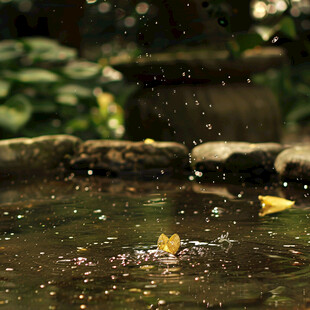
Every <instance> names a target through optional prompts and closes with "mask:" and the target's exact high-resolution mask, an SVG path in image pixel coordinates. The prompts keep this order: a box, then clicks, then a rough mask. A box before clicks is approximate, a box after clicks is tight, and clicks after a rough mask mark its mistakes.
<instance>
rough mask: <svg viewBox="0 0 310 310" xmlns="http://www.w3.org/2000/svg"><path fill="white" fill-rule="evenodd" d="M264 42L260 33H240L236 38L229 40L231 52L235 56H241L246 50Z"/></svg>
mask: <svg viewBox="0 0 310 310" xmlns="http://www.w3.org/2000/svg"><path fill="white" fill-rule="evenodd" d="M263 42H264V40H263V39H262V37H261V36H260V35H259V34H258V33H246V34H239V35H236V36H235V37H234V40H232V41H230V42H228V46H229V48H230V50H231V52H232V53H233V54H234V55H235V56H240V55H241V54H242V53H243V52H244V51H246V50H248V49H251V48H254V47H256V46H257V45H260V44H262V43H263Z"/></svg>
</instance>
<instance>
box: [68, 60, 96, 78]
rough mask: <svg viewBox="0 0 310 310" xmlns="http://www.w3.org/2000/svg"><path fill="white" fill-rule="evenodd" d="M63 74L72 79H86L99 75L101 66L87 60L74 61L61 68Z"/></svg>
mask: <svg viewBox="0 0 310 310" xmlns="http://www.w3.org/2000/svg"><path fill="white" fill-rule="evenodd" d="M63 72H64V74H65V75H66V76H67V77H69V78H70V79H73V80H87V79H92V78H95V77H97V76H99V75H100V73H101V66H100V65H99V64H97V63H93V62H89V61H74V62H71V63H69V64H67V65H66V66H65V67H64V69H63Z"/></svg>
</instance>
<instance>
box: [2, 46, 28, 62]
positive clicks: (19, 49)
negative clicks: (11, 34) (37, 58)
mask: <svg viewBox="0 0 310 310" xmlns="http://www.w3.org/2000/svg"><path fill="white" fill-rule="evenodd" d="M23 52H24V48H23V45H22V44H21V43H20V42H18V41H14V40H4V41H2V42H0V63H6V62H8V61H10V60H14V59H17V58H19V57H21V56H22V54H23Z"/></svg>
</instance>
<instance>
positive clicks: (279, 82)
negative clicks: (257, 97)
mask: <svg viewBox="0 0 310 310" xmlns="http://www.w3.org/2000/svg"><path fill="white" fill-rule="evenodd" d="M253 81H254V82H255V83H258V84H261V85H265V86H268V87H270V88H271V89H272V90H273V92H274V93H275V94H276V96H277V97H278V100H279V102H280V105H281V107H282V112H283V119H284V122H285V123H286V124H288V125H290V124H300V125H306V124H307V123H308V124H309V121H310V65H309V64H303V65H300V66H295V67H292V66H285V67H284V68H281V69H279V70H275V69H272V70H269V71H268V72H266V73H262V74H257V75H255V76H254V77H253Z"/></svg>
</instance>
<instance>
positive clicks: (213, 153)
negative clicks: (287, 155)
mask: <svg viewBox="0 0 310 310" xmlns="http://www.w3.org/2000/svg"><path fill="white" fill-rule="evenodd" d="M283 149H284V147H283V146H282V145H280V144H278V143H247V142H207V143H204V144H201V145H199V146H197V147H195V148H194V149H193V151H192V167H193V169H195V170H197V171H202V172H216V173H221V172H228V173H241V174H242V173H247V174H248V175H249V176H259V177H261V178H263V179H265V178H268V176H270V175H271V174H273V173H275V169H274V161H275V159H276V157H277V155H278V154H279V153H280V152H281V151H283Z"/></svg>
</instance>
